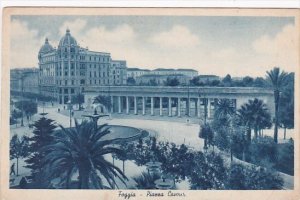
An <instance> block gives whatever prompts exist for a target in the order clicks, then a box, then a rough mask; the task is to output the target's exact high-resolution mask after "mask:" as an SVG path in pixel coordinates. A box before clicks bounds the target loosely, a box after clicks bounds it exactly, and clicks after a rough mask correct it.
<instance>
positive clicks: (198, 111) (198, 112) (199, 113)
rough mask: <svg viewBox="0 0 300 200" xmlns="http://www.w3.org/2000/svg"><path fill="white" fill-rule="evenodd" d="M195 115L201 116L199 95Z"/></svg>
mask: <svg viewBox="0 0 300 200" xmlns="http://www.w3.org/2000/svg"><path fill="white" fill-rule="evenodd" d="M197 104H198V105H197V116H198V117H199V118H200V116H201V99H200V97H198V101H197Z"/></svg>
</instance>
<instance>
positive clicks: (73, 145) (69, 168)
mask: <svg viewBox="0 0 300 200" xmlns="http://www.w3.org/2000/svg"><path fill="white" fill-rule="evenodd" d="M60 128H61V131H62V132H61V134H60V135H58V136H57V138H56V140H55V142H54V143H53V144H52V145H48V146H47V147H46V148H45V150H47V152H48V153H47V155H45V157H44V160H43V161H44V164H45V166H48V169H49V178H50V179H51V180H52V179H55V178H58V177H60V178H61V181H62V184H63V185H64V186H65V188H69V186H70V179H71V177H72V176H73V175H74V173H75V172H76V171H78V173H79V176H78V183H79V184H78V188H79V189H88V188H105V186H104V184H103V180H102V178H103V179H105V180H106V181H107V182H108V184H109V186H110V187H111V188H114V187H115V186H117V187H118V185H117V183H116V180H115V177H116V178H118V179H120V180H121V181H122V182H123V183H124V184H125V181H124V180H126V179H127V178H126V176H125V175H124V174H123V172H122V171H121V170H120V169H119V168H118V167H116V166H114V165H113V164H112V163H110V162H108V161H107V160H105V158H104V156H105V155H107V154H115V155H119V154H123V153H125V152H123V151H122V150H121V149H119V148H117V147H115V146H113V144H115V143H116V142H118V141H121V139H120V138H115V139H104V138H103V137H105V136H107V135H108V134H110V130H109V127H108V125H107V124H103V125H101V126H99V127H95V126H94V125H93V123H92V122H87V121H83V122H82V123H81V124H78V122H77V121H75V127H74V128H71V129H65V128H64V127H62V126H60ZM100 174H101V177H100V176H99V175H100ZM125 185H126V184H125Z"/></svg>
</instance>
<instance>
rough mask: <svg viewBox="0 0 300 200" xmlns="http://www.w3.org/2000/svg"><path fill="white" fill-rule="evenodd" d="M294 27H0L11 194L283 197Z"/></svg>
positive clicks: (37, 20) (110, 19)
mask: <svg viewBox="0 0 300 200" xmlns="http://www.w3.org/2000/svg"><path fill="white" fill-rule="evenodd" d="M295 24H296V20H295V17H293V16H203V15H201V16H200V15H167V14H166V15H141V14H139V15H118V14H114V13H111V14H110V15H107V14H105V15H101V13H100V14H99V15H63V14H61V15H12V16H11V17H10V27H9V28H10V30H9V31H10V50H9V51H10V54H9V55H10V58H9V65H10V66H9V67H10V107H9V110H10V113H9V117H10V118H9V123H10V138H9V139H10V143H9V147H10V149H9V157H10V162H9V167H10V169H9V188H10V189H93V190H96V189H100V190H103V189H111V190H119V189H120V190H122V191H123V190H149V191H151V190H293V189H294V139H295V134H296V132H295V131H294V123H295V120H294V115H295V113H294V112H295V104H294V99H295V98H294V95H295V94H294V90H295V89H294V85H295V72H296V69H297V67H299V49H298V42H299V35H298V31H297V30H296V25H295ZM175 192H176V191H175Z"/></svg>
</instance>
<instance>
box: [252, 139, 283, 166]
mask: <svg viewBox="0 0 300 200" xmlns="http://www.w3.org/2000/svg"><path fill="white" fill-rule="evenodd" d="M249 154H250V155H249V157H250V162H251V163H254V164H257V165H260V166H264V167H267V168H273V167H274V165H275V163H276V161H277V159H278V158H277V144H276V143H275V142H274V139H273V138H272V137H268V136H265V137H258V138H255V139H253V141H252V143H251V145H250V148H249Z"/></svg>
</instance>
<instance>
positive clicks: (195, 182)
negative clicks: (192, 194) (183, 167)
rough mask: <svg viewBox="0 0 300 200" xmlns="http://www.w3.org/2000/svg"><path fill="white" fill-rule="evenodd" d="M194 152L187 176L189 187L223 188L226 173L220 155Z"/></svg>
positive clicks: (195, 188)
mask: <svg viewBox="0 0 300 200" xmlns="http://www.w3.org/2000/svg"><path fill="white" fill-rule="evenodd" d="M195 154H196V155H195V158H194V160H193V161H194V162H193V163H192V166H193V167H192V168H191V173H190V176H189V181H190V183H191V189H194V190H199V189H202V190H208V189H225V182H226V180H227V173H226V168H225V166H224V162H223V159H222V158H221V156H219V155H216V154H214V153H209V154H207V155H205V154H203V153H202V152H198V153H195Z"/></svg>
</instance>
